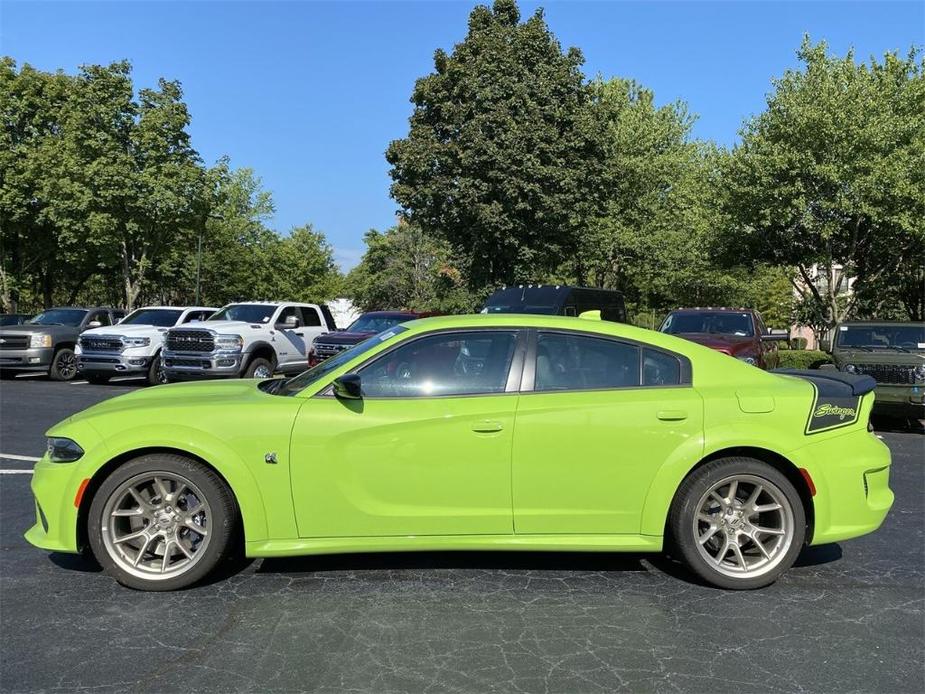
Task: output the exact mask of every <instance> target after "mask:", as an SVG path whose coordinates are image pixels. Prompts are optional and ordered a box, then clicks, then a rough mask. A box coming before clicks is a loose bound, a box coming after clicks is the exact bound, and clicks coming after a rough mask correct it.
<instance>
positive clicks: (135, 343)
mask: <svg viewBox="0 0 925 694" xmlns="http://www.w3.org/2000/svg"><path fill="white" fill-rule="evenodd" d="M122 344H123V345H125V346H126V347H147V346H148V345H150V344H151V338H150V337H123V338H122Z"/></svg>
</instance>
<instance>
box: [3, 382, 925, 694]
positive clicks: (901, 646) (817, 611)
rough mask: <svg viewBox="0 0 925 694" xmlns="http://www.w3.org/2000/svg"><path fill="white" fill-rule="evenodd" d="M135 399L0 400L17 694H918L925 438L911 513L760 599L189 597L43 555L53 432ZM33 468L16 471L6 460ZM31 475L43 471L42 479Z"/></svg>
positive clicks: (372, 573)
mask: <svg viewBox="0 0 925 694" xmlns="http://www.w3.org/2000/svg"><path fill="white" fill-rule="evenodd" d="M132 387H135V382H117V383H115V384H112V385H107V386H93V385H88V384H83V383H77V384H67V383H52V382H49V381H47V380H44V379H42V378H29V379H16V380H12V381H11V380H4V381H2V382H0V454H2V456H7V457H2V456H0V468H2V470H3V471H4V472H3V474H0V639H2V648H0V687H2V691H4V692H27V691H28V692H32V691H56V692H57V691H83V690H92V691H94V692H115V691H132V692H174V691H199V692H213V691H214V692H231V691H280V692H282V691H286V692H289V691H320V692H342V691H355V692H382V693H384V692H405V691H409V692H612V691H630V692H640V691H678V690H681V691H697V692H751V691H771V692H777V691H781V692H795V691H813V692H868V691H871V692H872V691H878V692H921V691H923V690H925V664H923V663H925V652H923V651H925V538H923V529H925V503H923V502H925V494H923V491H925V436H922V435H921V434H919V433H912V432H904V431H900V430H894V431H884V432H882V435H883V438H884V440H885V441H886V442H887V443H888V445H889V446H890V448H891V450H892V452H893V459H894V467H893V473H892V481H891V486H892V487H893V489H894V490H895V492H896V505H895V506H894V508H893V511H892V512H891V514H890V516H889V517H888V519H887V521H886V523H885V525H884V526H883V527H882V528H881V529H880V530H879V531H878V532H877V533H875V534H873V535H870V536H867V537H864V538H860V539H858V540H853V541H850V542H845V543H842V544H841V545H829V546H824V547H819V548H813V549H808V550H805V551H804V552H803V554H802V555H801V557H800V559H799V560H798V564H797V566H795V567H794V568H793V569H792V570H791V571H790V572H789V573H788V574H786V575H785V576H784V577H783V579H781V580H780V581H779V582H778V583H777V584H775V585H774V586H771V587H770V588H767V589H764V590H761V591H755V592H748V593H743V592H738V593H736V592H724V591H720V590H716V589H712V588H707V587H703V586H701V585H698V584H696V583H694V582H692V581H691V579H690V578H689V577H687V576H686V575H685V574H684V573H683V572H682V571H681V569H679V568H678V567H677V566H676V565H675V564H673V563H672V562H670V561H667V560H664V559H661V558H658V557H652V556H643V555H588V554H539V555H524V554H513V553H455V554H454V553H445V554H440V553H428V554H411V555H394V554H386V555H347V556H337V557H320V558H319V557H314V558H304V559H290V560H264V561H257V562H253V563H251V564H249V565H248V566H247V567H246V568H245V569H244V570H243V571H242V572H240V573H239V574H237V575H234V576H231V577H229V578H226V579H224V580H220V581H215V582H212V583H210V584H207V585H203V586H200V587H197V588H194V589H191V590H187V591H183V592H178V593H141V592H135V591H131V590H128V589H125V588H121V587H120V586H118V585H117V584H116V583H115V582H114V581H112V580H111V579H109V578H108V577H107V576H105V575H104V574H102V573H101V572H100V571H99V569H98V568H97V567H96V566H94V565H93V563H92V562H89V561H87V560H85V559H82V558H80V557H76V556H70V555H49V554H48V553H45V552H42V551H39V550H36V549H33V548H31V547H30V546H29V545H27V543H26V542H25V540H23V538H22V533H23V532H24V531H25V530H26V529H27V528H28V527H29V526H30V525H31V524H32V523H33V520H34V519H33V506H32V501H31V498H30V494H29V480H30V474H28V470H29V468H30V467H31V464H32V463H31V462H30V461H29V460H25V459H19V458H28V457H37V456H39V455H41V453H42V449H43V446H44V438H43V432H44V431H45V429H46V428H47V427H49V426H50V425H52V424H53V423H55V422H56V421H58V420H60V419H63V418H65V417H67V416H68V415H70V414H72V413H73V412H75V411H78V410H80V409H82V408H84V407H87V406H89V405H91V404H92V403H94V402H97V401H99V400H102V399H105V398H108V397H112V396H115V395H118V394H121V393H124V392H127V391H128V390H130V389H131V388H132ZM9 456H16V457H9ZM24 471H25V472H24Z"/></svg>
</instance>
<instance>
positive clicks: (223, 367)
mask: <svg viewBox="0 0 925 694" xmlns="http://www.w3.org/2000/svg"><path fill="white" fill-rule="evenodd" d="M245 361H246V355H245V354H243V353H241V352H212V353H205V354H203V353H202V352H168V351H164V352H162V353H161V368H162V369H163V370H164V373H166V374H167V377H168V378H169V379H195V378H234V377H236V376H238V375H239V374H240V373H241V370H242V368H243V366H244V364H245Z"/></svg>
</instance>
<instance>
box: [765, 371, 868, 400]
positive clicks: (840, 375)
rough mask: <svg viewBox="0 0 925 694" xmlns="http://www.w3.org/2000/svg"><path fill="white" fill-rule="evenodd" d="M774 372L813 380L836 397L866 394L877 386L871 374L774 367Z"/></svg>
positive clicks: (817, 385)
mask: <svg viewBox="0 0 925 694" xmlns="http://www.w3.org/2000/svg"><path fill="white" fill-rule="evenodd" d="M773 373H776V374H784V375H785V376H796V377H797V378H803V379H806V380H807V381H811V382H812V383H813V384H814V385H815V386H816V387H817V388H818V389H819V390H820V391H825V392H826V394H827V395H832V396H834V397H838V396H842V397H846V396H852V395H854V396H857V395H866V394H867V393H869V392H871V391H872V390H873V389H874V388H876V387H877V382H876V381H875V380H874V379H873V378H872V377H871V376H862V375H860V374H849V373H845V372H844V371H835V370H834V369H832V370H828V369H826V370H823V369H774V371H773Z"/></svg>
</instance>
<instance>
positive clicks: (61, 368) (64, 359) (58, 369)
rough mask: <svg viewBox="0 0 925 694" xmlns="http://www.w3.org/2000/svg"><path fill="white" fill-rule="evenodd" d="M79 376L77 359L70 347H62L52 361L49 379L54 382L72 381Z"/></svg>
mask: <svg viewBox="0 0 925 694" xmlns="http://www.w3.org/2000/svg"><path fill="white" fill-rule="evenodd" d="M76 375H77V357H76V356H74V350H73V349H71V348H70V347H61V348H60V349H59V350H58V351H57V352H55V356H54V357H52V359H51V368H49V370H48V377H49V378H50V379H51V380H52V381H70V380H71V379H73V378H74V376H76Z"/></svg>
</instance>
